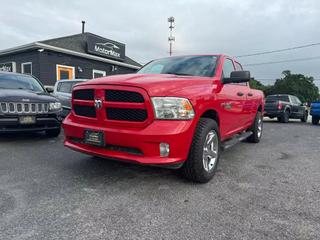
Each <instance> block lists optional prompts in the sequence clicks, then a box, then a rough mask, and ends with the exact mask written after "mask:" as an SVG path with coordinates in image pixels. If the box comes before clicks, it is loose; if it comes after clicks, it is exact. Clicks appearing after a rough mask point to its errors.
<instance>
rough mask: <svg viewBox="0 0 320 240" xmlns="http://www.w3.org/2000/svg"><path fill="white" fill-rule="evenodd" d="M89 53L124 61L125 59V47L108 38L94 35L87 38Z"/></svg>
mask: <svg viewBox="0 0 320 240" xmlns="http://www.w3.org/2000/svg"><path fill="white" fill-rule="evenodd" d="M87 51H88V53H91V54H95V55H99V56H102V57H107V58H113V59H117V60H121V61H123V60H124V59H125V45H124V44H123V43H119V42H115V41H112V40H109V39H106V38H101V37H98V36H94V35H92V36H91V35H89V36H88V37H87Z"/></svg>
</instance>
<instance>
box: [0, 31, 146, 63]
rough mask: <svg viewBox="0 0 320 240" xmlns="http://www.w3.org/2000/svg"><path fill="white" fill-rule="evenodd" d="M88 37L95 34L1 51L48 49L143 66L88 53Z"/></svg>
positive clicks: (105, 60) (84, 34)
mask: <svg viewBox="0 0 320 240" xmlns="http://www.w3.org/2000/svg"><path fill="white" fill-rule="evenodd" d="M88 35H94V36H97V35H95V34H93V33H89V32H85V33H80V34H75V35H70V36H65V37H59V38H53V39H48V40H43V41H38V42H34V43H30V44H27V45H22V46H18V47H14V48H10V49H5V50H2V51H0V56H1V55H8V54H12V53H16V52H21V51H26V50H30V49H41V48H43V49H48V50H52V51H57V52H62V53H66V54H70V55H76V56H80V57H84V58H89V59H93V60H97V61H102V62H108V63H111V64H114V65H119V66H125V67H129V68H134V69H139V68H140V67H141V64H139V63H138V62H136V61H134V60H133V59H131V58H129V57H127V56H125V59H124V61H122V62H120V61H117V60H112V59H108V58H104V57H99V56H95V55H92V54H88V53H87V52H86V39H87V36H88Z"/></svg>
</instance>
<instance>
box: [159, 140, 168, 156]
mask: <svg viewBox="0 0 320 240" xmlns="http://www.w3.org/2000/svg"><path fill="white" fill-rule="evenodd" d="M169 152H170V145H169V144H168V143H160V156H161V157H168V156H169Z"/></svg>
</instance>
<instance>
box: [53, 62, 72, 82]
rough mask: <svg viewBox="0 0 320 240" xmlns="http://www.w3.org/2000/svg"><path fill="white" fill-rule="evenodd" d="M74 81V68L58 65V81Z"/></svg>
mask: <svg viewBox="0 0 320 240" xmlns="http://www.w3.org/2000/svg"><path fill="white" fill-rule="evenodd" d="M63 79H74V67H71V66H65V65H57V80H63Z"/></svg>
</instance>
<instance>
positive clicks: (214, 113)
mask: <svg viewBox="0 0 320 240" xmlns="http://www.w3.org/2000/svg"><path fill="white" fill-rule="evenodd" d="M200 118H210V119H213V120H215V121H216V122H217V124H218V126H220V119H219V114H218V112H217V111H216V110H214V109H208V110H206V111H204V112H203V113H202V114H201V116H200Z"/></svg>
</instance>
